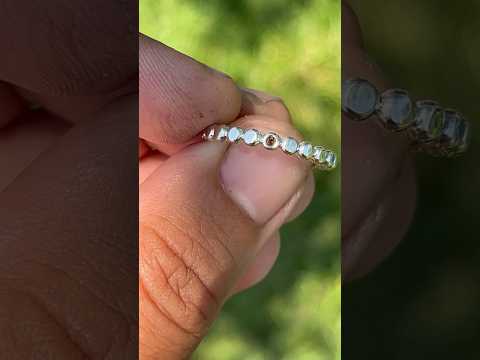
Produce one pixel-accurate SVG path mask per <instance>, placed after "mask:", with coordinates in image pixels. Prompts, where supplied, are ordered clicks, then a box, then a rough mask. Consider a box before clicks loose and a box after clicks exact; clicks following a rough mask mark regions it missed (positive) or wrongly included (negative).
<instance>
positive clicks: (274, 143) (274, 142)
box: [262, 132, 280, 150]
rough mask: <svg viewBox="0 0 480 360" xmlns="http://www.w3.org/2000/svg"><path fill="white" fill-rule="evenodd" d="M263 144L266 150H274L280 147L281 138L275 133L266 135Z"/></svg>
mask: <svg viewBox="0 0 480 360" xmlns="http://www.w3.org/2000/svg"><path fill="white" fill-rule="evenodd" d="M262 143H263V146H264V147H265V149H267V150H274V149H276V148H278V147H279V146H280V136H278V135H277V134H275V133H273V132H269V133H266V134H265V136H264V137H263V141H262Z"/></svg>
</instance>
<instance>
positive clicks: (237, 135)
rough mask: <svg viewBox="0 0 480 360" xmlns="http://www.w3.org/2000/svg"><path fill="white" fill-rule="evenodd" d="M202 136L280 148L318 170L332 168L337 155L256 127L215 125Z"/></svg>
mask: <svg viewBox="0 0 480 360" xmlns="http://www.w3.org/2000/svg"><path fill="white" fill-rule="evenodd" d="M202 138H203V139H204V140H205V141H221V142H229V143H240V142H243V143H244V144H246V145H248V146H256V145H262V146H263V147H264V148H265V149H267V150H275V149H281V150H282V151H283V152H284V153H285V154H287V155H293V156H296V157H298V158H300V159H303V160H308V161H310V162H311V163H312V165H313V166H314V167H315V168H318V169H320V170H332V169H334V168H335V166H336V165H337V156H336V154H335V153H334V152H333V151H331V150H327V149H325V148H324V147H322V146H314V145H312V144H311V143H309V142H306V141H298V140H296V139H294V138H292V137H282V136H280V135H279V134H277V133H275V132H271V131H270V132H265V133H263V132H261V131H259V130H257V129H243V128H240V127H237V126H232V127H229V126H226V125H215V126H211V127H209V128H208V129H206V130H205V132H204V133H203V135H202Z"/></svg>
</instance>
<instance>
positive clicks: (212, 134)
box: [206, 127, 215, 141]
mask: <svg viewBox="0 0 480 360" xmlns="http://www.w3.org/2000/svg"><path fill="white" fill-rule="evenodd" d="M214 138H215V128H214V127H211V128H210V129H209V130H208V131H207V137H206V139H207V140H209V141H211V140H213V139H214Z"/></svg>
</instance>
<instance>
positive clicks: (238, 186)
mask: <svg viewBox="0 0 480 360" xmlns="http://www.w3.org/2000/svg"><path fill="white" fill-rule="evenodd" d="M248 166H250V168H248ZM233 168H235V169H233ZM262 169H263V170H264V171H265V172H266V173H268V174H269V177H265V176H264V172H262V171H260V170H262ZM307 169H308V167H307V166H306V165H305V164H304V163H303V162H301V161H299V160H297V159H291V158H290V157H287V156H286V155H284V154H282V153H281V152H267V151H265V150H264V149H260V148H250V147H247V146H242V145H232V146H231V147H230V148H228V147H227V145H226V144H224V143H217V142H207V143H200V144H195V145H191V146H189V147H187V148H186V149H184V150H183V151H181V152H179V153H177V154H175V155H173V156H171V157H170V158H168V160H165V161H163V162H162V164H161V165H160V166H159V167H158V168H157V170H155V171H154V172H153V173H152V174H151V175H150V176H149V177H148V178H147V179H146V180H145V181H144V182H143V183H142V184H141V186H140V198H139V205H140V255H139V256H140V258H139V259H140V260H139V261H140V338H141V339H142V346H141V350H140V351H141V353H142V352H143V354H144V355H148V354H149V355H151V356H153V355H155V356H158V355H161V356H162V358H165V356H166V355H165V354H166V353H172V357H176V358H179V357H180V358H183V357H185V356H187V355H188V354H190V353H191V352H192V351H193V349H194V348H195V346H196V345H197V344H198V343H199V342H200V339H201V338H202V337H203V336H204V335H205V333H206V330H207V329H208V327H209V325H210V324H211V322H212V321H213V320H214V318H215V317H216V315H217V313H218V311H219V309H220V307H221V305H222V304H223V302H224V301H225V299H226V298H227V297H228V295H229V294H230V293H232V290H233V288H234V287H235V285H236V284H237V282H238V280H239V278H240V277H241V276H242V275H243V274H244V271H245V269H246V268H247V267H248V265H249V264H250V263H251V262H252V261H253V260H254V259H255V256H256V255H257V254H258V253H259V251H260V250H261V248H262V247H263V246H264V245H265V242H266V241H267V240H268V239H269V238H271V237H272V236H274V234H275V232H276V231H277V230H278V228H279V227H280V226H281V224H282V223H283V222H284V220H285V218H286V217H287V216H288V214H286V213H284V212H283V211H281V210H282V208H283V207H284V205H285V204H286V203H288V202H289V200H290V199H291V198H292V197H294V195H295V194H296V193H297V192H298V190H299V188H301V186H302V185H303V184H304V183H305V179H306V177H307V174H309V172H308V170H307ZM282 172H285V173H286V174H288V176H286V177H285V178H281V181H277V182H275V183H272V181H271V178H280V176H281V175H282ZM232 174H235V175H236V176H232ZM242 174H244V175H245V176H242ZM267 184H268V186H267ZM254 188H258V189H261V190H260V191H261V192H262V193H261V194H254ZM153 344H154V345H153ZM147 353H148V354H147Z"/></svg>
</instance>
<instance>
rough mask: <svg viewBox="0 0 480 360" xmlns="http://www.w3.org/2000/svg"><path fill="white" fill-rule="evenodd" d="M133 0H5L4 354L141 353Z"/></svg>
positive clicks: (0, 103)
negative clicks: (121, 0)
mask: <svg viewBox="0 0 480 360" xmlns="http://www.w3.org/2000/svg"><path fill="white" fill-rule="evenodd" d="M136 6H137V5H134V6H132V3H131V2H122V3H119V2H117V1H104V2H101V3H98V2H92V1H83V0H82V1H70V2H68V3H66V2H63V1H51V2H48V3H37V2H18V1H9V0H5V1H0V8H1V9H2V11H1V12H0V53H1V54H2V56H1V57H0V168H1V171H0V264H1V265H0V266H1V271H0V319H1V320H0V334H1V336H2V342H1V346H0V348H1V354H2V355H1V356H2V358H6V359H30V358H42V359H47V358H48V359H85V358H106V359H108V358H111V359H132V358H135V357H136V356H138V339H137V333H138V313H137V310H138V306H137V301H138V298H137V293H136V291H135V290H136V288H137V279H138V276H137V271H138V258H137V255H136V253H137V249H138V243H137V238H138V222H137V218H136V216H135V215H136V212H137V207H136V206H134V205H133V204H136V203H137V201H138V192H137V186H138V181H137V167H136V161H137V157H136V149H137V139H136V136H132V135H136V133H137V126H138V123H137V117H138V105H137V104H138V100H137V92H138V80H137V69H138V57H137V43H138V37H137V36H138V35H137V33H136V23H137V11H136ZM105 19H108V21H105ZM132 25H133V29H134V31H132V32H131V33H128V32H127V31H126V29H128V28H129V27H132ZM112 29H115V32H113V31H111V30H112ZM119 29H120V30H119ZM12 30H14V31H12ZM99 34H101V36H100V35H99ZM31 103H33V104H35V105H36V106H35V108H32V107H31V106H30V105H29V104H31ZM118 194H121V196H119V195H118ZM132 206H133V208H132ZM132 214H133V216H132Z"/></svg>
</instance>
